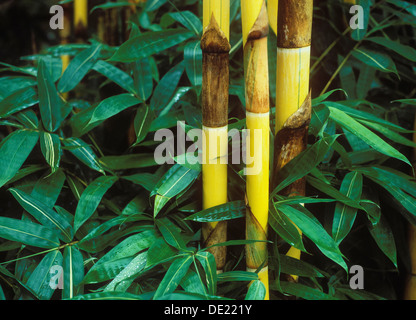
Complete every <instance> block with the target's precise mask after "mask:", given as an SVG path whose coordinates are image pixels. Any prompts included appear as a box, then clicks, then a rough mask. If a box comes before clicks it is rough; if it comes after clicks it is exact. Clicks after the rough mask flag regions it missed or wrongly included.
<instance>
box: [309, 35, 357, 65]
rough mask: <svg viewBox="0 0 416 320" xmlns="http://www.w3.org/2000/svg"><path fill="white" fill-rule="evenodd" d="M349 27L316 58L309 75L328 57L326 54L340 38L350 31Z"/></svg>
mask: <svg viewBox="0 0 416 320" xmlns="http://www.w3.org/2000/svg"><path fill="white" fill-rule="evenodd" d="M350 29H351V28H350V27H348V28H347V29H345V31H344V32H343V33H342V34H341V35H340V36H339V37H338V38H337V39H336V40H334V41H333V42H332V43H331V44H330V45H329V47H328V48H327V49H326V50H325V51H324V52H323V53H322V54H321V56H320V57H319V58H318V60H316V61H315V63H314V64H313V66H312V67H311V73H313V71H314V70H315V68H316V67H317V66H318V65H319V63H320V62H321V61H322V60H323V59H324V58H325V57H326V56H327V55H328V53H329V52H330V51H331V50H332V49H333V48H334V47H335V45H336V44H337V43H338V41H339V40H341V39H342V37H344V36H345V35H346V34H347V33H348V32H349V31H350Z"/></svg>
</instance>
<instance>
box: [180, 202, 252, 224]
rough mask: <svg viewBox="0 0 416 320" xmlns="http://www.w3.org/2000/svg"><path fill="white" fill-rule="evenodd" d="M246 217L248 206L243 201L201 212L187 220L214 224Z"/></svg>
mask: <svg viewBox="0 0 416 320" xmlns="http://www.w3.org/2000/svg"><path fill="white" fill-rule="evenodd" d="M245 215H246V204H245V202H244V201H242V200H237V201H230V202H227V203H224V204H221V205H218V206H215V207H211V208H208V209H205V210H202V211H199V212H197V213H195V214H193V215H191V216H189V217H186V218H185V220H192V221H197V222H214V221H225V220H232V219H238V218H243V217H245Z"/></svg>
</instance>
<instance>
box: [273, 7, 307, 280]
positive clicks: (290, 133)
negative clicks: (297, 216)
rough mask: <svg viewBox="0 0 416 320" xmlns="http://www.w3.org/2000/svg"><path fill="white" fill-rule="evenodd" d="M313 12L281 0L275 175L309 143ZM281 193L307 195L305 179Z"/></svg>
mask: <svg viewBox="0 0 416 320" xmlns="http://www.w3.org/2000/svg"><path fill="white" fill-rule="evenodd" d="M312 15H313V0H300V1H291V0H280V1H279V5H278V27H277V78H276V126H275V134H276V139H275V141H276V146H275V150H276V155H275V163H276V165H275V168H274V169H275V172H274V177H276V176H277V175H278V174H279V171H280V169H281V168H283V167H284V166H285V165H286V164H287V163H288V162H290V161H291V160H292V159H293V158H295V157H296V156H297V155H298V154H300V153H301V152H302V151H303V150H305V148H306V146H307V132H308V125H309V122H310V117H311V95H310V92H309V68H310V50H311V36H312ZM282 194H283V195H287V196H289V195H304V194H305V181H304V179H300V180H298V181H295V182H294V183H293V184H291V185H290V186H288V187H287V188H285V189H284V190H283V192H282ZM287 255H288V256H291V257H294V258H297V259H300V251H299V250H298V249H296V248H294V247H291V248H290V249H289V252H288V253H287ZM293 278H294V280H297V278H296V277H293Z"/></svg>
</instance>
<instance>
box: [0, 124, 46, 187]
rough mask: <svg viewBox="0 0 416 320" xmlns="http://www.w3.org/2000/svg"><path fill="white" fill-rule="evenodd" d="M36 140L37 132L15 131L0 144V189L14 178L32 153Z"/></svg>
mask: <svg viewBox="0 0 416 320" xmlns="http://www.w3.org/2000/svg"><path fill="white" fill-rule="evenodd" d="M38 138H39V133H38V132H35V131H29V130H17V131H15V132H13V133H12V134H10V135H8V136H7V137H6V138H5V139H4V140H3V141H2V142H1V143H0V168H1V170H0V187H2V186H3V185H5V184H6V183H7V182H8V181H9V180H11V179H12V178H13V177H14V176H15V174H16V173H17V172H18V170H19V169H20V167H21V166H22V165H23V163H24V162H25V161H26V159H27V157H28V156H29V154H30V153H31V152H32V149H33V148H34V147H35V145H36V143H37V141H38Z"/></svg>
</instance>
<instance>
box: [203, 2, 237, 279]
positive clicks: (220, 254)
mask: <svg viewBox="0 0 416 320" xmlns="http://www.w3.org/2000/svg"><path fill="white" fill-rule="evenodd" d="M229 20H230V2H229V0H205V1H204V2H203V27H204V33H203V36H202V39H201V49H202V54H203V62H202V65H203V67H202V69H203V70H202V79H203V80H202V84H203V85H202V124H203V132H204V136H205V139H203V141H204V142H203V148H202V149H203V151H202V152H203V159H205V161H203V165H202V183H203V209H208V208H211V207H213V206H217V205H220V204H224V203H226V202H227V162H226V161H224V160H226V158H227V153H228V88H229V51H230V49H231V47H230V43H229V34H230V32H229V27H230V26H229ZM202 236H203V240H204V244H205V246H207V247H209V246H211V245H213V244H217V243H221V242H224V241H225V240H226V239H227V223H226V222H225V221H222V222H212V223H205V224H204V225H203V227H202ZM210 252H211V253H212V254H213V255H214V257H215V261H216V264H217V272H222V270H223V268H224V266H225V259H226V247H225V246H219V247H213V248H211V249H210Z"/></svg>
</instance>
